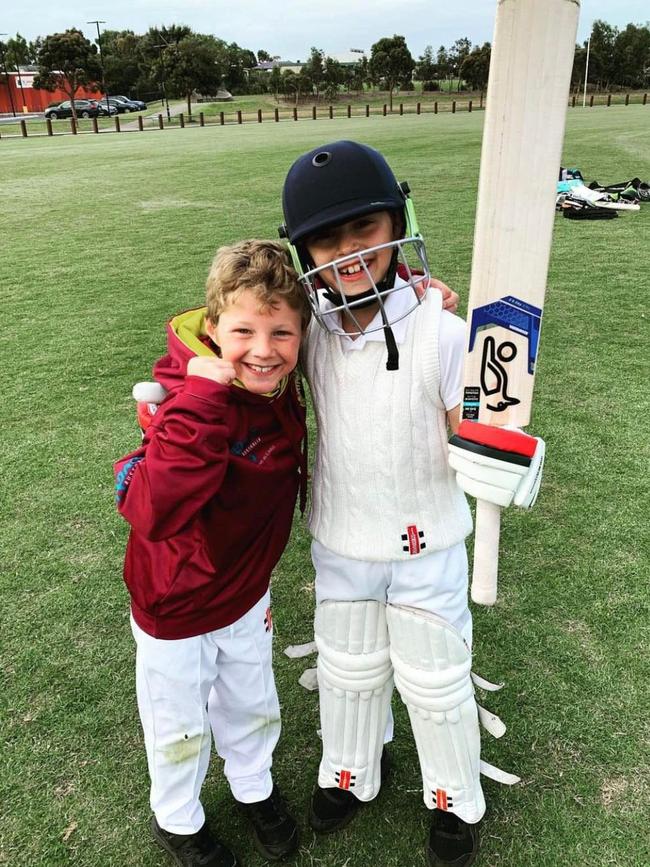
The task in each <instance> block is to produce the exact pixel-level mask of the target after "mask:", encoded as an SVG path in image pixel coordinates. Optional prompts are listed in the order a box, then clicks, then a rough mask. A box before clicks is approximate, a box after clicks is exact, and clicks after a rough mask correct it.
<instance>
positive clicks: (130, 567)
mask: <svg viewBox="0 0 650 867" xmlns="http://www.w3.org/2000/svg"><path fill="white" fill-rule="evenodd" d="M308 320H309V310H308V306H307V302H306V298H305V293H304V291H303V290H302V288H301V286H300V284H299V283H298V281H297V277H296V274H295V272H294V271H293V268H292V267H291V264H290V261H289V259H288V257H287V253H286V252H285V250H284V248H283V247H282V246H281V245H280V244H278V243H274V242H269V241H246V242H243V243H241V244H238V245H235V246H233V247H224V248H221V249H220V250H219V251H218V252H217V255H216V258H215V260H214V262H213V265H212V268H211V271H210V275H209V277H208V281H207V308H202V309H199V310H191V311H188V312H187V313H184V314H181V315H180V316H177V317H175V318H174V319H173V320H172V321H171V322H170V323H169V326H168V354H167V355H166V356H165V357H164V358H162V359H161V360H160V361H158V362H157V364H156V365H155V367H154V377H155V379H156V380H157V381H158V382H160V383H161V384H162V385H163V386H164V387H165V388H166V389H167V391H168V396H167V398H166V400H165V401H164V402H163V404H162V405H161V406H160V408H159V410H158V412H157V413H156V415H155V416H154V417H153V420H152V422H151V424H150V426H149V427H148V428H147V430H146V433H145V436H144V440H143V443H142V446H141V448H139V449H138V450H137V451H135V452H132V453H131V454H129V455H127V456H126V457H124V458H122V459H121V460H120V461H118V462H117V463H116V465H115V474H116V480H117V483H116V489H117V497H116V498H117V504H118V509H119V511H120V513H121V514H122V515H123V516H124V517H125V518H126V520H127V521H128V522H129V523H130V524H131V534H130V536H129V541H128V546H127V551H126V559H125V565H124V580H125V582H126V585H127V587H128V589H129V593H130V594H131V625H132V629H133V634H134V637H135V640H136V643H137V658H136V688H137V697H138V707H139V710H140V717H141V720H142V726H143V730H144V738H145V745H146V751H147V761H148V766H149V774H150V777H151V807H152V810H153V812H154V817H153V820H152V828H153V833H154V836H155V838H156V840H157V841H158V843H160V845H161V846H163V848H164V849H166V850H167V851H168V852H169V853H170V854H171V855H172V857H173V858H174V861H175V863H177V864H181V865H198V864H201V865H209V867H233V865H236V864H237V859H236V857H235V855H234V854H233V853H232V852H231V851H230V850H229V849H228V848H227V847H226V846H225V845H223V844H222V843H220V842H219V841H218V840H216V839H215V838H214V837H213V836H212V833H211V832H210V830H209V828H208V826H207V824H206V822H205V814H204V811H203V808H202V806H201V803H200V800H199V795H200V791H201V786H202V784H203V780H204V779H205V775H206V772H207V767H208V761H209V756H210V747H211V731H212V735H213V736H214V740H215V744H216V748H217V751H218V753H219V754H220V756H221V757H222V758H223V759H224V761H225V768H224V770H225V774H226V777H227V779H228V782H229V784H230V787H231V790H232V792H233V795H234V797H235V799H236V801H237V802H238V803H239V805H240V807H241V809H242V811H243V812H244V813H245V814H246V815H247V816H248V818H249V819H250V822H251V825H252V830H253V835H254V840H255V844H256V846H257V848H258V849H259V851H260V852H261V853H262V854H263V855H264V856H265V857H266V858H268V859H271V860H277V859H278V858H281V857H283V856H284V855H287V854H289V853H290V852H293V851H294V850H295V849H296V847H297V845H298V835H297V829H296V824H295V822H294V820H293V819H292V818H291V816H290V815H289V814H288V813H287V811H286V808H285V806H284V804H283V802H282V798H281V796H280V794H279V792H278V789H277V787H276V786H274V785H273V781H272V779H271V771H270V769H271V757H272V753H273V748H274V747H275V744H276V743H277V740H278V737H279V734H280V709H279V704H278V698H277V694H276V691H275V684H274V680H273V672H272V668H271V641H272V622H271V609H270V607H269V604H270V602H269V578H270V575H271V571H272V569H273V567H274V566H275V564H276V563H277V561H278V559H279V558H280V555H281V554H282V551H283V550H284V547H285V545H286V543H287V540H288V537H289V532H290V528H291V520H292V516H293V511H294V506H295V502H296V497H297V495H298V492H299V491H300V494H301V497H300V499H301V505H304V497H305V484H306V453H305V448H304V442H305V433H306V431H305V410H304V400H303V398H302V396H301V391H300V387H299V384H298V380H297V379H296V374H295V373H294V368H295V366H296V364H297V360H298V351H299V347H300V340H301V336H302V334H303V332H304V329H305V326H306V325H307V322H308Z"/></svg>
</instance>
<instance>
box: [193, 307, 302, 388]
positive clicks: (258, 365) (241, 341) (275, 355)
mask: <svg viewBox="0 0 650 867" xmlns="http://www.w3.org/2000/svg"><path fill="white" fill-rule="evenodd" d="M206 329H207V332H208V334H209V335H210V338H211V339H212V341H213V342H214V343H216V344H217V346H218V347H219V349H220V350H221V357H222V358H223V359H224V360H225V361H230V362H231V363H232V364H233V366H234V368H235V373H236V375H237V379H239V380H240V382H241V383H242V384H243V385H244V387H245V388H246V389H247V390H248V391H251V392H253V393H254V394H267V393H268V392H272V391H274V389H275V388H277V386H278V384H279V382H280V380H281V379H282V377H283V376H286V375H287V374H288V373H291V371H292V370H293V369H294V367H295V366H296V364H297V363H298V352H299V349H300V338H301V334H302V331H301V318H300V311H298V310H294V309H293V308H292V307H290V306H289V305H288V304H287V302H286V301H284V300H283V299H278V300H277V301H276V302H275V303H274V304H273V306H272V307H268V308H266V307H265V308H260V302H259V300H258V299H257V298H256V297H255V294H254V293H253V292H252V291H250V290H244V291H242V292H240V293H239V294H238V295H237V296H236V297H235V298H234V299H233V300H232V301H231V302H230V303H229V304H228V305H227V306H226V307H225V309H224V310H223V311H222V312H221V314H220V315H219V320H218V322H217V323H216V325H215V324H213V323H212V322H210V321H209V320H206Z"/></svg>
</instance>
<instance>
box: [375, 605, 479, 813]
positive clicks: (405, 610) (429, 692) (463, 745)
mask: <svg viewBox="0 0 650 867" xmlns="http://www.w3.org/2000/svg"><path fill="white" fill-rule="evenodd" d="M386 617H387V622H388V631H389V634H390V655H391V660H392V663H393V668H394V671H395V685H396V686H397V688H398V690H399V692H400V695H401V697H402V701H403V702H404V704H405V705H406V706H407V708H408V712H409V716H410V718H411V727H412V728H413V736H414V738H415V744H416V746H417V750H418V757H419V759H420V767H421V770H422V782H423V787H424V803H425V804H426V805H427V807H428V808H429V809H433V808H436V807H437V808H438V809H441V810H449V811H450V812H452V813H455V814H456V815H457V816H459V817H460V818H461V819H463V820H464V821H465V822H470V823H474V822H478V821H479V819H481V817H482V816H483V814H484V813H485V800H484V798H483V791H482V789H481V783H480V761H481V739H480V734H479V725H478V713H477V708H476V701H475V699H474V688H473V686H472V679H471V673H470V669H471V664H472V655H471V652H470V650H469V648H468V647H467V644H466V643H465V642H464V641H463V638H462V636H461V635H460V633H459V632H458V630H457V629H455V628H454V627H453V626H452V625H451V624H450V623H448V622H447V621H446V620H443V619H442V618H441V617H437V616H436V615H435V614H431V613H429V612H428V611H422V610H421V609H417V608H409V607H407V606H403V605H388V606H387V609H386Z"/></svg>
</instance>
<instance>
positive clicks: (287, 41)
mask: <svg viewBox="0 0 650 867" xmlns="http://www.w3.org/2000/svg"><path fill="white" fill-rule="evenodd" d="M540 2H543V0H540ZM495 8H496V0H443V2H434V0H326V2H322V0H239V2H238V0H230V2H222V0H183V2H179V0H85V2H83V0H54V2H52V0H23V2H21V0H3V2H2V11H0V28H2V31H4V32H6V33H8V34H9V36H13V35H15V33H17V32H18V33H21V34H22V35H23V36H25V37H26V38H27V39H33V38H34V37H36V36H46V35H47V34H49V33H56V32H59V31H62V30H66V29H68V28H69V27H79V28H80V29H81V30H83V31H84V33H86V35H87V36H88V37H90V38H94V37H95V35H96V30H95V28H94V26H93V25H88V24H87V23H86V22H87V21H89V20H92V19H94V18H99V19H105V20H106V24H103V25H102V28H104V27H106V28H110V29H111V30H133V31H135V32H136V33H144V32H145V31H146V30H147V29H148V28H149V27H150V26H152V25H160V24H181V23H182V24H188V25H189V26H190V27H192V28H193V29H194V30H197V31H199V32H201V33H212V34H214V35H215V36H218V37H219V38H221V39H225V40H226V41H227V42H237V43H238V44H239V45H240V46H241V47H242V48H249V49H251V50H252V51H255V52H257V51H258V50H259V49H260V48H263V49H265V50H266V51H268V52H269V53H270V54H272V55H276V54H277V55H280V56H281V57H282V58H283V59H284V60H303V59H305V58H306V56H307V55H308V54H309V49H310V48H311V46H312V45H315V46H316V47H317V48H321V49H323V50H324V51H325V52H326V53H331V54H336V53H340V52H344V51H347V50H348V49H350V48H363V49H366V50H367V51H369V49H370V46H371V45H372V44H373V42H376V41H377V40H378V39H380V38H381V37H382V36H392V35H393V34H395V33H398V34H400V35H402V36H405V37H406V41H407V44H408V46H409V49H410V50H411V53H412V54H413V56H414V57H417V56H418V55H420V54H422V52H423V51H424V48H425V47H426V46H427V45H432V46H433V47H434V49H437V48H438V46H439V45H445V46H447V47H448V46H449V45H451V44H452V43H453V42H454V40H456V39H458V38H460V37H462V36H467V37H469V39H471V41H472V43H474V44H481V43H483V42H485V41H488V40H491V39H492V25H493V20H494V10H495ZM595 18H601V19H604V20H605V21H607V22H608V23H610V24H613V25H616V26H617V27H624V26H625V25H626V24H628V23H629V22H632V23H633V24H645V23H647V22H648V20H649V19H650V0H582V11H581V18H580V27H579V30H578V41H580V42H581V41H583V40H584V39H586V38H587V35H588V32H589V30H590V25H591V22H592V21H593V20H594V19H595ZM2 31H0V32H2ZM0 38H2V39H7V37H6V36H2V37H0Z"/></svg>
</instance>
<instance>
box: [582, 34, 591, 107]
mask: <svg viewBox="0 0 650 867" xmlns="http://www.w3.org/2000/svg"><path fill="white" fill-rule="evenodd" d="M592 30H593V27H592ZM590 48H591V30H590V31H589V39H588V40H587V58H586V60H585V89H584V91H583V93H582V107H583V108H584V107H585V104H586V102H587V76H588V74H589V49H590Z"/></svg>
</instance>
